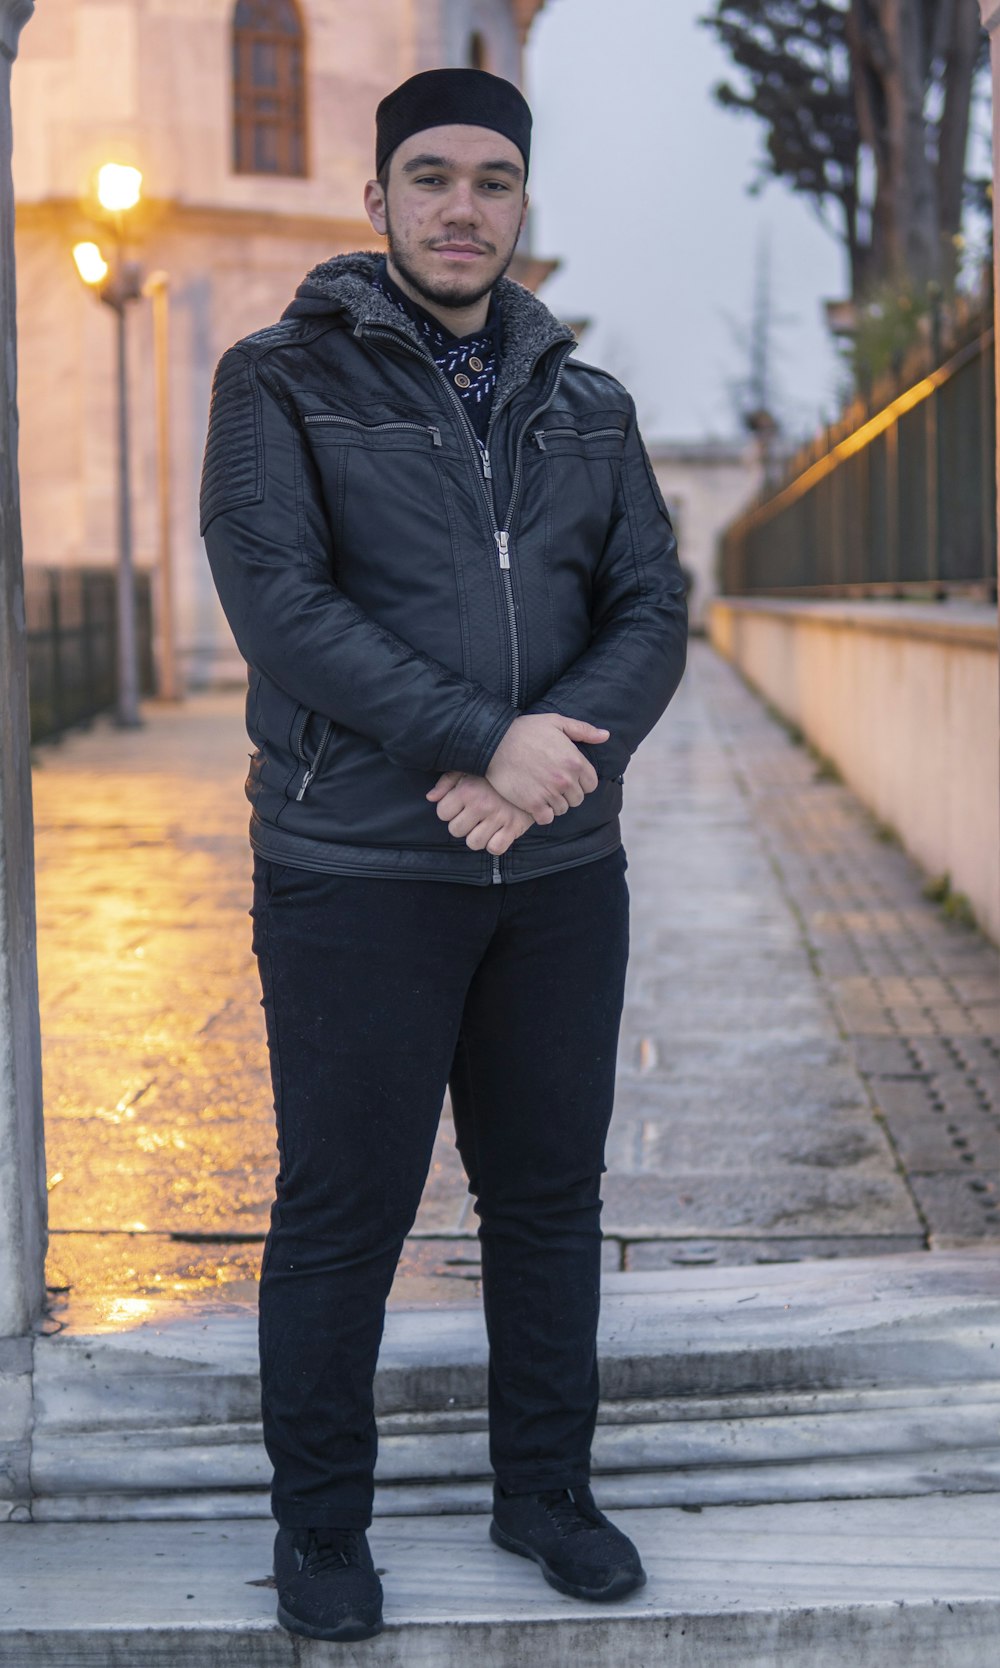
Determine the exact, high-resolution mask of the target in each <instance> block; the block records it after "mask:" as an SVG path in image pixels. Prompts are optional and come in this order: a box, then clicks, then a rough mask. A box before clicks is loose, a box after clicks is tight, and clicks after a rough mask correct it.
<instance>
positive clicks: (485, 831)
mask: <svg viewBox="0 0 1000 1668" xmlns="http://www.w3.org/2000/svg"><path fill="white" fill-rule="evenodd" d="M505 820H506V819H505V818H502V817H484V818H483V820H482V822H477V823H476V826H475V828H473V829H471V830H470V832H469V833H468V834H467V835H466V836H465V843H466V845H467V846H468V848H469V850H470V851H485V849H486V847H487V846H489V849H490V850H491V851H492V850H493V845H492V841H493V838H494V836H495V835H496V834H497V833H498V832H499V830H500V829H501V828H502V827H503V824H504V821H505Z"/></svg>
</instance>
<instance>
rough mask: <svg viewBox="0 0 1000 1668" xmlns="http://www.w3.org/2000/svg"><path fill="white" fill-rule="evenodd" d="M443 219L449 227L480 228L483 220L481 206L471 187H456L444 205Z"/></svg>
mask: <svg viewBox="0 0 1000 1668" xmlns="http://www.w3.org/2000/svg"><path fill="white" fill-rule="evenodd" d="M443 218H444V220H445V222H446V224H448V225H455V226H478V224H479V221H480V218H481V216H480V210H479V204H478V203H477V201H476V196H475V193H474V191H473V190H472V187H471V186H469V185H457V186H456V187H455V189H454V191H452V192H451V193H450V195H449V197H448V201H447V203H446V204H445V205H444V212H443Z"/></svg>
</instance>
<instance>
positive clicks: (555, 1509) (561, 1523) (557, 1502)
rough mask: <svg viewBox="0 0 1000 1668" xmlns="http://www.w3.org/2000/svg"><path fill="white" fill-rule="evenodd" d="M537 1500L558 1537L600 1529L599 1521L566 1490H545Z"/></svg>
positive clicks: (594, 1514)
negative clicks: (556, 1530) (543, 1508)
mask: <svg viewBox="0 0 1000 1668" xmlns="http://www.w3.org/2000/svg"><path fill="white" fill-rule="evenodd" d="M539 1499H540V1500H541V1502H542V1505H543V1506H544V1507H545V1510H546V1511H547V1512H548V1514H549V1516H550V1517H551V1519H552V1521H553V1522H554V1523H555V1526H556V1528H557V1529H558V1531H559V1533H560V1535H579V1534H580V1533H581V1532H582V1531H583V1530H585V1529H598V1528H600V1519H599V1518H598V1516H597V1515H596V1513H594V1512H592V1511H590V1510H589V1509H588V1508H587V1507H586V1506H585V1505H584V1504H583V1503H582V1502H581V1501H579V1500H577V1499H576V1498H575V1497H574V1495H573V1494H572V1493H571V1492H570V1490H569V1489H568V1488H554V1489H547V1490H546V1492H545V1493H544V1494H540V1495H539Z"/></svg>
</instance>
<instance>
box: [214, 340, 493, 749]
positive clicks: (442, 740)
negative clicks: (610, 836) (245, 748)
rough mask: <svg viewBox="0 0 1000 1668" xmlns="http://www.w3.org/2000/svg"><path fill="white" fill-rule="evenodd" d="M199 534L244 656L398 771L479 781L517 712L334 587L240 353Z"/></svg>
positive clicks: (298, 466)
mask: <svg viewBox="0 0 1000 1668" xmlns="http://www.w3.org/2000/svg"><path fill="white" fill-rule="evenodd" d="M201 530H202V534H203V536H204V539H205V546H206V549H207V551H208V559H209V563H210V565H211V569H212V577H213V578H214V580H215V585H216V589H217V590H218V593H219V597H220V599H221V601H222V606H223V608H224V610H225V613H226V617H227V619H228V621H229V624H230V627H231V628H232V632H233V636H234V637H235V638H236V642H237V645H238V647H239V649H240V652H241V654H242V655H243V657H244V659H245V660H246V661H248V662H249V664H250V665H251V666H253V667H254V668H255V669H257V670H258V671H261V672H263V673H264V674H265V675H266V676H267V677H268V678H270V679H271V680H272V681H273V682H274V683H276V684H277V685H278V686H279V687H280V688H281V689H284V690H285V692H286V693H287V694H288V695H290V696H292V698H293V699H295V700H297V701H301V702H302V703H303V704H304V705H305V706H307V707H310V708H311V709H312V710H313V711H314V712H318V713H320V714H322V715H323V716H324V717H326V718H332V719H333V720H334V721H335V722H336V723H338V724H343V725H345V726H346V727H347V728H348V729H351V730H356V731H358V732H359V733H360V734H361V735H365V736H368V737H370V738H371V739H372V740H374V741H377V742H378V743H379V745H380V746H381V747H382V748H383V750H384V751H385V752H386V753H387V754H388V756H389V758H390V759H392V760H393V762H394V763H396V764H399V765H403V766H408V767H411V768H414V769H418V770H428V771H442V770H463V771H468V772H470V773H471V774H474V775H481V774H482V773H483V772H484V771H485V769H486V766H487V764H488V763H489V760H490V758H491V757H492V755H493V753H494V752H495V750H496V748H497V746H498V744H499V742H500V740H501V738H502V737H503V735H504V734H505V732H506V730H507V729H508V727H509V725H510V724H511V723H512V721H513V719H514V718H515V717H516V716H517V714H516V712H515V711H514V709H513V708H512V707H510V706H508V704H507V703H506V702H505V701H502V700H501V699H499V697H497V696H495V695H493V694H491V693H490V692H489V691H488V690H487V689H485V688H483V686H482V685H480V684H477V683H472V682H470V681H469V680H467V679H466V678H463V677H461V676H459V675H458V674H457V673H454V672H451V671H449V670H448V669H447V667H445V666H442V665H441V664H440V663H439V662H438V661H436V660H433V659H431V658H430V657H429V656H428V655H424V654H421V653H420V652H419V651H418V650H416V649H414V648H412V647H411V645H410V644H408V643H406V642H404V641H403V639H402V638H400V637H397V636H396V635H395V634H394V633H393V632H391V631H388V630H386V629H385V628H383V627H382V626H381V625H379V624H378V623H377V621H375V620H373V619H372V618H371V616H370V615H368V614H366V613H365V612H364V610H363V609H361V608H359V607H357V606H356V605H355V604H354V603H353V602H351V600H350V599H349V598H348V597H346V596H345V595H344V593H343V592H342V591H341V590H339V589H338V587H337V585H336V584H335V583H334V579H333V572H334V565H333V550H332V545H331V539H330V531H329V526H328V523H327V519H326V516H325V513H324V507H323V504H322V501H321V498H320V493H319V486H318V482H317V480H316V477H315V475H314V472H313V469H312V465H311V460H310V459H309V458H308V457H307V455H306V451H305V447H304V444H303V440H302V436H301V433H300V430H299V427H298V424H297V422H296V420H295V417H294V415H293V414H292V413H291V412H289V411H288V410H287V409H286V407H285V405H284V404H283V403H282V401H281V400H280V399H279V397H278V396H277V394H276V393H275V392H274V391H273V390H272V389H271V387H270V386H269V385H268V383H267V381H266V380H265V378H264V377H263V376H262V375H261V373H260V371H259V369H258V366H257V364H256V363H255V362H254V361H253V360H252V359H250V358H249V357H248V356H247V355H246V354H245V353H243V352H242V351H241V350H240V349H239V348H231V349H230V350H229V352H228V353H227V354H225V355H224V356H223V358H222V360H221V361H220V363H219V367H218V369H217V371H216V375H215V386H214V389H213V393H212V409H211V414H210V418H209V431H208V441H207V444H206V448H205V461H204V468H203V471H202V490H201Z"/></svg>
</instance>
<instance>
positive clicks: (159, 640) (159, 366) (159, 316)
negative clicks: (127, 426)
mask: <svg viewBox="0 0 1000 1668" xmlns="http://www.w3.org/2000/svg"><path fill="white" fill-rule="evenodd" d="M142 293H143V295H148V296H149V297H150V298H151V300H152V303H153V370H154V376H155V380H156V465H157V475H158V478H159V493H158V497H159V515H160V525H159V551H158V557H157V571H158V576H159V585H158V587H157V591H158V595H157V598H156V602H157V606H156V611H155V618H156V644H157V673H158V677H157V694H158V695H159V697H160V700H161V701H179V700H180V699H181V697H182V694H183V690H182V687H181V677H180V671H179V669H178V665H177V639H176V634H175V631H174V577H173V576H174V563H173V544H172V540H171V536H170V337H169V328H170V325H169V297H170V275H169V273H166V272H151V273H150V275H149V277H148V278H147V279H146V281H145V283H144V284H143V286H142Z"/></svg>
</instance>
